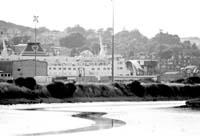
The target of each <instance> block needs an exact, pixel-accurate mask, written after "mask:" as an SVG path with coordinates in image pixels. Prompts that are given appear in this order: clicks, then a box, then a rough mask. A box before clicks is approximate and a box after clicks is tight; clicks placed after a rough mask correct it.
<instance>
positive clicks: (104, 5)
mask: <svg viewBox="0 0 200 136" xmlns="http://www.w3.org/2000/svg"><path fill="white" fill-rule="evenodd" d="M112 2H113V3H112ZM0 3H1V7H0V20H4V21H7V22H12V23H15V24H18V25H24V26H29V27H34V23H33V16H34V15H37V16H39V18H38V20H39V23H38V24H37V27H43V26H44V27H47V28H48V29H50V30H60V31H63V30H64V29H65V28H67V27H73V26H75V25H77V24H79V25H80V26H82V27H84V28H85V29H95V30H98V29H100V28H104V29H106V28H108V27H112V17H113V14H112V9H113V7H114V18H115V19H114V29H115V32H119V31H122V30H134V29H138V30H139V31H140V32H141V33H142V34H143V35H145V36H147V37H149V38H151V37H153V36H155V35H156V34H157V33H158V32H159V30H160V29H162V30H163V32H168V33H170V34H177V35H179V36H180V37H193V36H195V37H200V14H199V13H200V1H199V0H112V1H111V0H0ZM112 4H113V5H112Z"/></svg>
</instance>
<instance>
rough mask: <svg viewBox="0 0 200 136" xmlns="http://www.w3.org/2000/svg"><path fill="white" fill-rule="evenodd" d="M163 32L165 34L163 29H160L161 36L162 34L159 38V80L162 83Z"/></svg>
mask: <svg viewBox="0 0 200 136" xmlns="http://www.w3.org/2000/svg"><path fill="white" fill-rule="evenodd" d="M162 32H163V30H162V29H159V34H160V36H159V54H160V56H159V80H160V81H161V75H162V71H161V70H162V68H161V42H162V41H161V34H162Z"/></svg>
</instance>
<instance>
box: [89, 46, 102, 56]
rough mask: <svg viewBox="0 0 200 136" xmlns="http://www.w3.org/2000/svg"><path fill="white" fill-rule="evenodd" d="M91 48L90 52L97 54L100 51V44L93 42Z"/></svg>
mask: <svg viewBox="0 0 200 136" xmlns="http://www.w3.org/2000/svg"><path fill="white" fill-rule="evenodd" d="M91 49H92V52H93V53H94V54H96V55H97V54H98V53H99V51H100V45H99V44H98V43H93V44H92V47H91Z"/></svg>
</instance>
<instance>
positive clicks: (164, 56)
mask: <svg viewBox="0 0 200 136" xmlns="http://www.w3.org/2000/svg"><path fill="white" fill-rule="evenodd" d="M172 55H173V52H172V50H164V51H162V52H161V53H160V57H161V58H162V59H166V60H167V59H170V58H171V57H172Z"/></svg>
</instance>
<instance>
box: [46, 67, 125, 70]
mask: <svg viewBox="0 0 200 136" xmlns="http://www.w3.org/2000/svg"><path fill="white" fill-rule="evenodd" d="M95 69H96V70H101V68H91V70H95ZM117 69H118V70H122V69H123V67H118V68H117ZM49 70H79V68H63V69H62V68H61V67H59V68H56V67H49ZM102 70H111V68H110V67H108V68H102Z"/></svg>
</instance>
